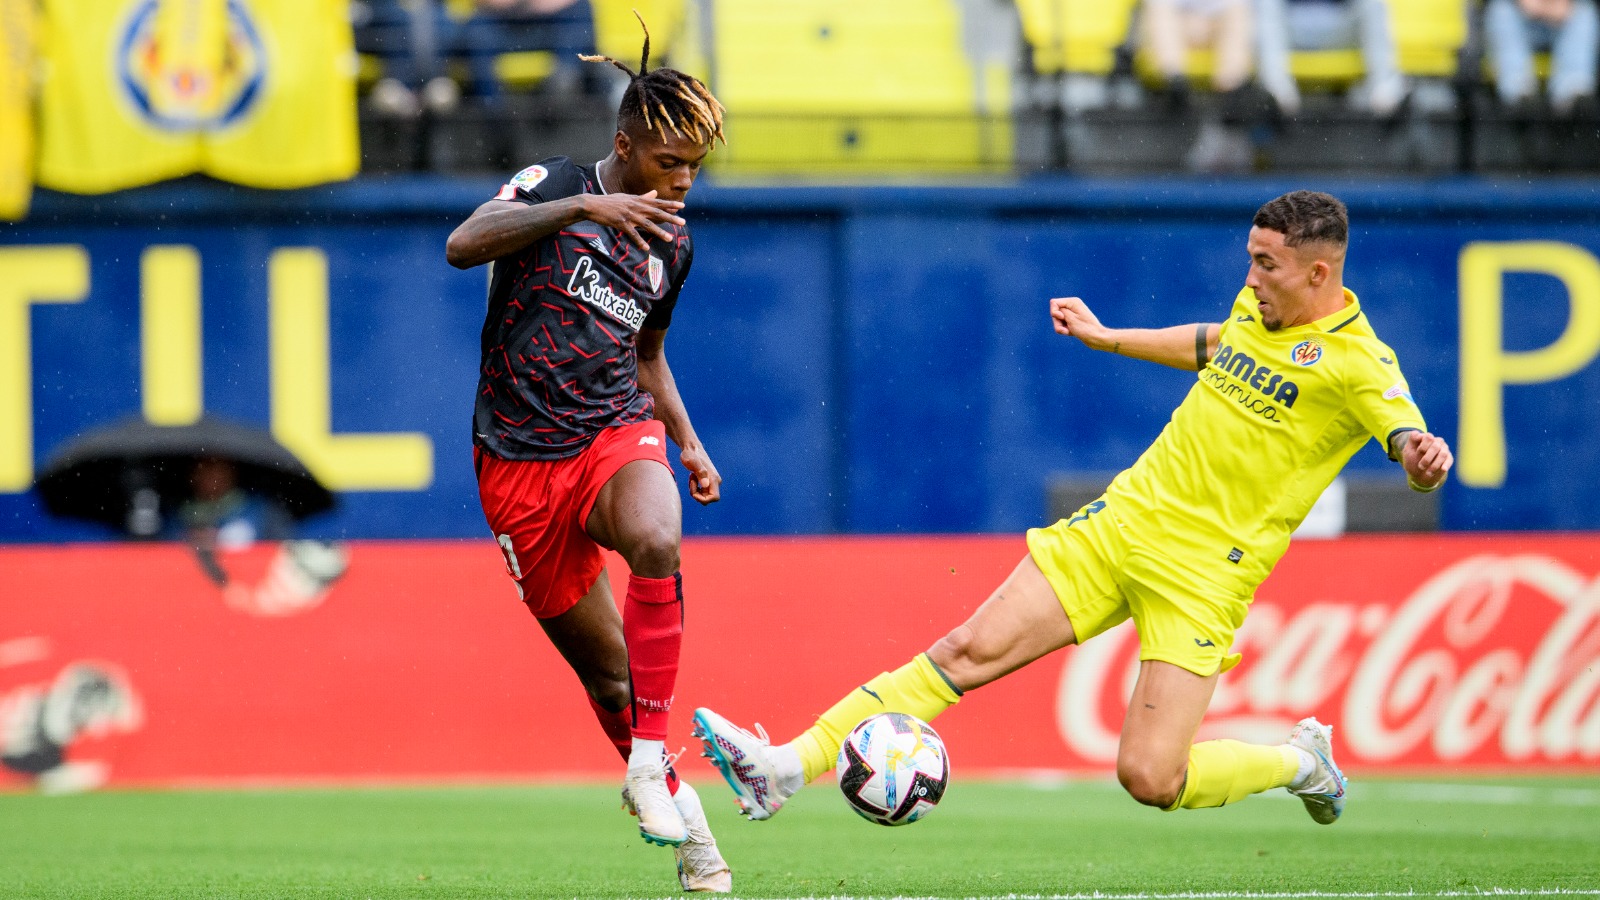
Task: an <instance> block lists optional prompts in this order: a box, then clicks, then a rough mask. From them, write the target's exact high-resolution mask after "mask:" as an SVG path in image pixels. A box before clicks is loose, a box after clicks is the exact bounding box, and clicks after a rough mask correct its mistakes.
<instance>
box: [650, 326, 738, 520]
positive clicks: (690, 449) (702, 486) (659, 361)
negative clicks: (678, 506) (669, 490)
mask: <svg viewBox="0 0 1600 900" xmlns="http://www.w3.org/2000/svg"><path fill="white" fill-rule="evenodd" d="M666 341H667V333H666V332H665V331H661V330H657V329H653V328H646V329H644V330H642V331H640V332H639V343H638V348H639V389H640V390H642V391H645V392H647V393H649V394H650V396H652V397H654V398H655V401H656V418H657V419H659V420H661V424H662V425H663V426H664V427H665V428H666V430H667V437H669V438H672V442H673V443H674V444H677V445H678V450H679V451H680V452H679V455H678V461H679V462H681V463H683V467H684V469H685V470H687V471H688V473H689V496H691V497H693V498H694V499H695V500H697V501H699V502H700V503H701V504H702V505H704V504H708V503H715V502H717V501H718V500H720V499H722V475H721V474H720V473H718V472H717V467H716V465H714V464H713V463H712V462H711V455H710V454H708V453H707V452H706V448H705V447H703V446H701V444H700V436H699V435H697V434H695V430H694V425H693V424H692V423H691V422H690V421H689V411H688V410H687V409H686V408H684V405H683V397H682V395H680V394H679V393H678V384H677V381H676V380H675V379H674V378H673V377H672V369H671V367H669V366H668V365H667V355H666Z"/></svg>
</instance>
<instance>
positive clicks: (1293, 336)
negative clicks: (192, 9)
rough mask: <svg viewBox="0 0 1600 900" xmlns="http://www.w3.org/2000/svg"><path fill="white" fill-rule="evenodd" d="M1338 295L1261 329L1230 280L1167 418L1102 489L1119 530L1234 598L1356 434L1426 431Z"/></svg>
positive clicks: (1251, 300) (1256, 579) (1395, 375)
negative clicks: (1218, 317)
mask: <svg viewBox="0 0 1600 900" xmlns="http://www.w3.org/2000/svg"><path fill="white" fill-rule="evenodd" d="M1344 293H1345V306H1344V308H1343V309H1341V310H1339V311H1338V312H1337V313H1334V314H1333V315H1331V316H1328V317H1326V318H1323V319H1319V320H1317V321H1315V322H1311V323H1310V324H1307V325H1299V326H1296V327H1293V328H1283V329H1280V330H1278V331H1268V330H1267V329H1266V328H1265V327H1264V326H1263V325H1262V324H1261V321H1260V319H1259V314H1258V312H1257V309H1256V297H1255V292H1254V291H1253V290H1251V289H1250V288H1245V289H1244V290H1241V291H1240V292H1239V296H1238V297H1237V298H1235V300H1234V304H1233V310H1232V312H1231V313H1230V314H1229V317H1228V321H1226V322H1224V323H1223V325H1222V332H1221V335H1220V337H1219V338H1218V343H1217V351H1216V353H1215V354H1214V355H1213V356H1212V358H1211V360H1210V361H1209V362H1208V363H1206V366H1205V368H1203V369H1201V370H1200V374H1199V379H1198V381H1197V382H1196V384H1195V386H1194V387H1193V388H1191V389H1190V390H1189V394H1188V396H1186V397H1185V398H1184V400H1183V402H1182V403H1181V404H1179V405H1178V408H1177V410H1175V411H1174V412H1173V414H1172V421H1170V422H1168V423H1167V426H1166V428H1164V429H1162V431H1161V435H1160V436H1159V437H1157V438H1156V440H1155V443H1153V444H1151V445H1150V448H1149V449H1148V450H1146V451H1145V452H1144V454H1143V455H1142V456H1140V457H1139V459H1138V461H1137V462H1135V463H1134V464H1133V466H1132V467H1130V468H1128V469H1127V470H1126V471H1124V472H1122V473H1121V474H1120V475H1118V476H1117V478H1116V480H1115V481H1113V482H1112V483H1111V486H1110V487H1109V488H1107V489H1106V499H1107V505H1108V507H1109V508H1110V509H1111V510H1112V511H1113V512H1114V513H1115V514H1116V516H1117V519H1118V520H1119V521H1120V522H1121V523H1122V525H1123V526H1124V527H1125V528H1126V529H1127V530H1128V531H1129V536H1130V537H1131V538H1133V539H1134V540H1136V541H1138V542H1139V543H1142V544H1145V545H1147V546H1149V547H1150V548H1152V549H1153V550H1155V551H1157V552H1159V553H1160V554H1162V556H1164V557H1166V558H1168V559H1170V560H1171V561H1172V562H1173V563H1174V564H1176V565H1178V566H1181V567H1183V568H1184V569H1185V570H1187V571H1190V572H1193V573H1195V574H1197V575H1201V576H1203V577H1205V578H1207V579H1208V580H1211V581H1213V582H1214V583H1216V584H1218V585H1219V586H1222V587H1225V588H1230V589H1238V590H1241V591H1242V592H1243V593H1244V594H1245V595H1246V596H1248V595H1249V594H1251V593H1253V592H1254V591H1255V588H1256V586H1257V585H1259V584H1260V583H1261V582H1262V581H1263V580H1264V579H1265V578H1266V577H1267V575H1268V574H1270V573H1271V572H1272V567H1273V566H1274V565H1276V564H1277V562H1278V559H1279V558H1280V557H1282V556H1283V553H1284V551H1285V550H1287V549H1288V546H1289V535H1290V533H1291V532H1292V531H1294V529H1295V528H1296V527H1297V526H1298V525H1299V524H1300V522H1301V520H1303V519H1304V518H1305V516H1306V513H1307V512H1308V511H1310V509H1311V505H1312V504H1313V503H1315V502H1316V500H1317V498H1318V497H1320V496H1321V495H1322V492H1323V491H1324V490H1325V489H1326V488H1327V487H1328V485H1329V484H1331V483H1332V482H1333V479H1334V478H1335V476H1337V475H1338V474H1339V470H1340V469H1342V468H1344V464H1345V463H1346V462H1347V461H1349V459H1350V457H1351V456H1353V455H1354V454H1355V452H1356V451H1357V450H1359V449H1360V448H1361V445H1362V444H1364V443H1366V441H1367V440H1368V439H1369V438H1376V439H1377V440H1378V441H1379V442H1380V443H1382V444H1383V445H1384V450H1385V452H1388V448H1389V443H1388V442H1389V438H1390V437H1391V436H1392V435H1394V434H1396V433H1398V432H1401V431H1405V430H1408V429H1417V430H1423V431H1425V430H1426V425H1425V424H1424V422H1423V419H1422V413H1421V412H1420V411H1419V410H1418V409H1417V405H1416V402H1415V401H1414V400H1413V399H1412V397H1411V391H1410V388H1408V387H1407V385H1406V379H1405V376H1404V375H1402V374H1401V372H1400V362H1399V360H1398V359H1397V358H1396V356H1395V353H1394V351H1393V350H1391V349H1390V348H1389V347H1388V346H1387V345H1385V344H1384V343H1383V342H1382V341H1380V340H1378V336H1377V335H1376V334H1375V333H1374V332H1373V330H1372V325H1371V323H1369V322H1368V321H1367V317H1366V316H1365V315H1364V314H1363V313H1362V312H1361V303H1360V301H1359V300H1358V299H1357V298H1356V295H1355V294H1354V293H1352V292H1351V291H1350V290H1348V289H1346V290H1345V292H1344Z"/></svg>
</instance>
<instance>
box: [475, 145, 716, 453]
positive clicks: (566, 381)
mask: <svg viewBox="0 0 1600 900" xmlns="http://www.w3.org/2000/svg"><path fill="white" fill-rule="evenodd" d="M580 193H589V194H604V193H605V188H604V187H603V186H601V184H600V179H599V177H598V176H597V175H596V173H595V166H579V165H574V164H573V162H572V161H571V160H570V159H568V158H566V157H564V156H558V157H554V158H552V159H547V160H544V161H543V162H541V163H539V164H538V165H535V166H529V167H528V168H526V169H523V170H522V171H521V172H519V173H517V175H516V176H515V177H514V178H512V179H511V181H509V182H507V183H506V184H505V186H503V187H502V188H501V189H500V192H499V193H498V194H496V195H495V199H498V200H513V201H516V202H519V203H527V204H534V203H545V202H549V201H551V200H558V199H561V198H563V197H571V196H574V195H577V194H580ZM660 225H661V228H662V229H663V230H664V231H666V232H667V233H669V234H671V235H672V236H673V238H672V240H670V241H665V240H662V239H660V238H657V237H654V236H652V235H649V234H648V233H646V232H642V231H641V232H640V233H641V234H644V235H645V236H646V237H647V238H649V241H650V249H649V251H648V252H647V251H645V250H641V249H640V248H639V247H638V246H637V245H636V244H634V243H633V242H632V241H630V240H628V239H627V238H626V237H625V236H624V235H622V234H621V233H619V232H617V231H616V230H614V229H611V228H607V227H605V226H602V225H597V224H595V223H594V222H588V221H585V222H579V223H577V224H575V225H571V226H568V227H567V228H564V229H562V230H561V231H559V232H557V233H556V234H553V235H550V236H548V237H545V238H542V239H540V240H538V241H535V242H533V243H532V244H530V245H529V246H527V247H525V248H523V249H522V250H519V251H517V252H516V253H512V254H508V255H506V256H503V257H501V258H499V259H497V260H495V261H494V268H493V274H492V276H491V278H490V281H489V310H488V314H487V315H486V316H485V317H484V321H483V340H482V345H483V361H482V368H481V370H480V375H479V378H478V399H477V407H476V409H475V410H474V413H473V440H474V443H475V444H476V445H477V446H479V447H482V448H484V449H485V450H487V451H488V452H490V453H493V454H494V455H495V456H498V457H500V458H501V459H560V458H563V457H567V456H572V455H573V454H576V453H578V452H579V451H581V450H582V449H583V448H584V447H585V446H587V445H588V443H589V441H590V439H592V438H593V437H594V436H595V434H597V433H598V432H599V431H600V430H601V429H603V428H608V427H610V426H613V425H627V424H631V423H634V422H644V421H648V420H649V419H651V418H653V416H654V413H655V400H654V398H652V397H651V396H650V395H649V394H648V393H645V392H643V391H641V390H639V378H638V376H639V360H638V351H637V347H636V345H635V342H636V340H637V337H638V334H639V330H640V329H642V328H649V329H656V330H665V329H666V327H667V326H668V325H669V324H671V322H672V309H673V306H675V305H676V304H677V302H678V290H679V289H680V288H681V287H682V286H683V282H684V279H685V278H687V277H688V275H689V264H690V261H691V260H692V259H693V256H694V245H693V243H692V242H691V241H690V239H689V229H688V228H687V227H680V226H677V225H674V224H672V223H670V222H662V223H660Z"/></svg>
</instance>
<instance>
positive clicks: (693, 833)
mask: <svg viewBox="0 0 1600 900" xmlns="http://www.w3.org/2000/svg"><path fill="white" fill-rule="evenodd" d="M672 799H673V801H674V802H675V803H677V804H678V812H679V813H681V814H682V815H683V823H684V825H685V826H686V827H687V828H688V830H689V839H688V840H686V841H684V842H683V843H681V844H679V845H678V849H677V851H676V852H677V854H678V883H679V884H681V885H683V889H684V890H685V891H687V892H688V893H691V894H726V893H729V892H730V891H732V890H733V870H731V869H729V868H728V862H727V860H725V859H723V858H722V854H721V853H720V852H719V851H718V850H717V839H716V838H714V837H712V836H711V824H710V823H709V822H707V821H706V811H705V807H703V806H701V805H700V795H699V794H697V793H695V790H694V788H693V787H692V786H690V784H689V782H687V781H679V782H678V792H677V793H676V794H673V795H672Z"/></svg>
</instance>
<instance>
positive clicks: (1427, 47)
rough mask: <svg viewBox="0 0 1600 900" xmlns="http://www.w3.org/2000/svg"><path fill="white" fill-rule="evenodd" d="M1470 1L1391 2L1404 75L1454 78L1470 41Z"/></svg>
mask: <svg viewBox="0 0 1600 900" xmlns="http://www.w3.org/2000/svg"><path fill="white" fill-rule="evenodd" d="M1467 2H1468V0H1389V26H1390V27H1391V28H1392V29H1393V31H1394V42H1395V49H1396V50H1397V51H1398V53H1399V55H1400V71H1402V72H1404V73H1405V74H1407V75H1415V76H1419V77H1425V78H1448V77H1449V76H1451V75H1454V74H1455V72H1456V66H1457V53H1458V52H1459V51H1460V50H1461V45H1462V44H1464V43H1466V41H1467Z"/></svg>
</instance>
